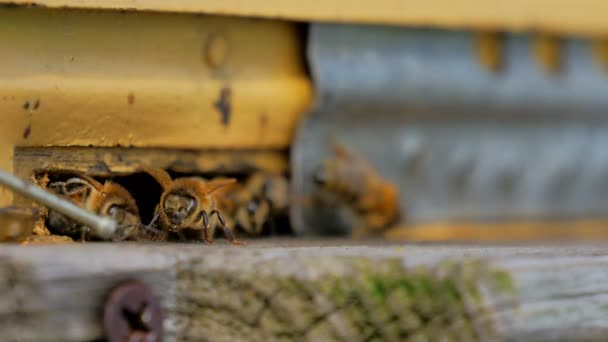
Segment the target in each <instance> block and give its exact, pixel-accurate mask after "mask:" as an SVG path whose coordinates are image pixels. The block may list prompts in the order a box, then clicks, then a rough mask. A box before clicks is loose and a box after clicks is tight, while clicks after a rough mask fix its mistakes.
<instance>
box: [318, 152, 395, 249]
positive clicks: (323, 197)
mask: <svg viewBox="0 0 608 342" xmlns="http://www.w3.org/2000/svg"><path fill="white" fill-rule="evenodd" d="M332 148H333V153H334V156H333V157H331V158H328V159H326V160H325V161H324V162H323V163H322V164H321V165H320V166H319V167H318V168H317V169H316V170H315V171H314V173H313V181H314V183H315V184H316V185H317V186H318V188H319V190H320V191H319V192H318V197H317V198H316V202H317V203H319V202H320V203H323V204H324V205H332V206H340V205H346V206H347V207H348V208H350V209H351V210H352V211H354V212H355V214H356V215H355V216H356V217H357V220H356V222H353V223H352V226H353V233H352V235H353V237H355V238H360V237H363V236H366V235H369V234H370V233H371V234H374V233H378V232H380V231H382V230H383V229H384V228H386V227H387V226H388V225H390V224H392V223H394V222H395V221H396V220H397V218H398V217H399V209H398V206H399V199H398V193H397V189H396V187H395V185H394V184H392V183H390V182H389V181H387V180H385V179H384V178H382V177H381V176H380V175H379V174H378V172H377V171H376V169H375V168H374V167H373V166H372V165H371V164H370V163H369V162H367V160H365V159H364V158H362V157H360V156H358V155H355V154H354V153H352V152H351V151H349V150H347V149H346V148H345V147H344V146H342V145H340V144H337V143H334V144H333V146H332Z"/></svg>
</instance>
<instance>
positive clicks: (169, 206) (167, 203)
mask: <svg viewBox="0 0 608 342" xmlns="http://www.w3.org/2000/svg"><path fill="white" fill-rule="evenodd" d="M196 203H197V201H196V199H195V198H194V197H193V196H191V195H188V194H184V193H179V192H173V193H169V194H167V195H166V196H165V198H164V200H163V210H164V212H165V214H166V215H167V218H168V219H169V222H170V224H171V226H172V227H174V228H175V227H178V226H181V225H182V224H183V223H184V221H185V220H186V219H187V218H188V217H190V216H192V215H193V214H194V209H195V207H196Z"/></svg>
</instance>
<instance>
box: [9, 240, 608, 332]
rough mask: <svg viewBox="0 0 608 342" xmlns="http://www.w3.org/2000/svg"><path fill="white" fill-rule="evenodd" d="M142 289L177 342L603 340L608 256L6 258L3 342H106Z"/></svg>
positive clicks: (104, 251) (59, 252)
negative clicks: (106, 306) (126, 300)
mask: <svg viewBox="0 0 608 342" xmlns="http://www.w3.org/2000/svg"><path fill="white" fill-rule="evenodd" d="M128 279H139V280H141V281H144V282H146V283H147V284H149V285H150V286H151V287H152V288H153V289H154V291H155V293H156V295H157V296H158V298H159V299H160V301H161V305H162V307H163V309H164V314H165V320H164V328H165V333H166V339H165V340H168V341H175V340H184V339H189V340H210V341H224V340H247V341H258V340H259V341H262V340H279V339H288V340H293V339H298V338H303V339H304V340H308V341H321V340H344V341H346V340H348V341H360V340H367V339H373V338H376V339H380V340H385V341H396V340H402V339H403V338H407V339H408V340H412V341H422V340H431V341H435V340H438V339H439V338H451V339H452V340H460V341H470V340H483V341H495V340H504V339H508V340H515V341H517V340H521V341H525V340H534V341H548V340H554V339H555V338H557V337H560V338H562V339H566V340H600V339H601V337H603V336H608V335H607V334H608V324H607V323H606V320H605V318H606V317H607V315H608V296H607V295H606V294H605V293H606V291H607V290H608V245H569V246H566V245H545V246H538V245H536V246H534V245H528V246H481V245H432V244H429V245H397V244H389V243H384V242H369V243H365V244H355V243H353V242H346V241H340V240H327V241H323V242H319V241H307V240H298V241H297V242H296V241H291V240H263V241H259V242H256V241H252V242H251V243H250V244H249V245H247V246H245V247H235V246H228V245H224V244H222V242H221V241H220V242H218V244H217V245H215V246H205V245H200V244H160V243H159V244H138V245H135V244H109V243H107V244H102V243H98V244H95V243H89V244H85V245H82V244H63V245H53V246H50V245H47V246H16V245H2V247H1V248H0V291H1V292H2V293H3V296H2V297H1V299H0V315H1V316H2V317H3V319H2V320H0V336H3V338H6V339H8V340H15V339H21V340H62V341H83V340H92V339H97V338H100V337H102V336H101V334H102V332H101V325H100V324H101V323H100V322H101V318H100V312H101V310H102V307H103V301H104V299H105V298H106V296H107V295H108V292H109V291H110V289H111V288H113V287H114V286H116V285H117V284H119V283H120V282H121V281H124V280H128Z"/></svg>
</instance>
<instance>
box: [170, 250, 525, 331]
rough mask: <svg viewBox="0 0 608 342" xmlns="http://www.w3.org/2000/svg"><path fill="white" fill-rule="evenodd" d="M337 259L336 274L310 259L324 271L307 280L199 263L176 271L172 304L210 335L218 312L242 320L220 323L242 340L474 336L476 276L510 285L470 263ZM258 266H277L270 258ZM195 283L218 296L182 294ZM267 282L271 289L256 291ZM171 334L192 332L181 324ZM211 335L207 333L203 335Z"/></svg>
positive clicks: (501, 285) (502, 275) (192, 290)
mask: <svg viewBox="0 0 608 342" xmlns="http://www.w3.org/2000/svg"><path fill="white" fill-rule="evenodd" d="M336 261H337V260H336V259H335V258H334V259H332V262H334V263H335V262H336ZM338 261H339V262H340V263H341V266H342V267H343V270H342V271H341V272H338V273H335V272H333V271H330V270H329V269H328V271H327V272H326V273H323V272H322V270H324V268H323V267H324V265H323V262H322V260H320V259H314V260H311V261H310V263H311V265H309V266H308V267H318V268H319V270H320V271H319V270H317V271H316V273H319V274H322V275H321V276H317V277H314V278H312V279H309V278H307V277H306V276H305V274H306V273H304V272H303V274H298V272H293V273H291V274H290V275H288V276H277V275H276V274H275V273H273V272H258V273H255V276H252V275H251V274H239V273H231V272H227V271H223V270H205V269H204V265H202V264H201V265H199V266H195V267H201V268H202V270H201V271H200V272H198V271H197V272H192V271H188V272H178V284H180V286H182V288H181V289H178V293H184V294H185V295H184V296H183V297H179V296H178V299H177V300H178V304H177V305H176V307H178V308H179V309H180V310H182V311H186V312H189V313H190V315H191V316H192V318H193V320H196V321H197V322H198V324H199V325H200V326H201V327H204V326H213V327H214V330H213V331H214V333H213V334H215V332H216V331H218V332H219V331H221V329H220V328H218V324H217V321H218V317H220V316H221V317H223V318H225V317H226V314H228V315H229V316H230V317H233V319H235V320H239V321H240V322H238V323H231V324H225V326H229V327H232V329H233V330H232V331H231V334H235V333H236V334H237V335H239V336H242V338H243V339H247V340H252V338H253V337H252V336H257V337H259V338H260V339H261V340H267V339H273V338H274V339H287V340H294V339H301V338H306V339H308V340H319V339H324V340H328V341H333V340H342V341H350V340H374V339H378V340H384V341H400V340H404V339H406V340H411V341H436V340H445V341H449V340H460V339H461V338H462V337H466V338H467V339H468V340H474V339H475V337H476V336H475V331H474V326H475V322H474V317H471V316H470V314H469V313H470V312H471V310H469V309H470V308H467V306H468V305H470V303H471V302H472V303H474V305H475V306H476V309H479V308H481V307H483V297H482V296H481V294H480V291H479V284H480V282H481V281H483V280H484V279H491V281H493V282H494V283H496V284H498V286H499V288H500V289H501V290H504V291H507V292H512V291H514V286H513V283H512V281H511V279H510V277H509V275H508V273H506V272H503V271H500V270H492V271H490V272H489V277H488V273H487V271H486V268H485V266H484V265H482V264H479V263H475V262H466V263H463V264H456V263H449V264H448V263H442V264H441V265H439V266H437V267H436V268H430V269H429V268H417V269H407V268H405V267H404V266H403V264H402V261H401V260H399V259H395V260H383V261H382V262H373V261H370V260H367V259H365V258H353V257H351V258H347V257H344V258H339V259H338ZM298 262H301V263H302V262H303V263H305V264H306V261H302V260H299V261H298ZM263 267H267V268H268V269H272V267H275V266H273V264H272V261H269V262H268V265H263ZM263 267H261V266H260V268H263ZM252 272H255V271H252ZM277 274H280V273H278V272H277ZM199 284H205V289H206V290H207V291H209V290H210V289H215V290H217V292H216V294H215V295H213V296H208V295H198V296H197V295H186V294H193V293H197V290H196V288H197V286H199ZM269 286H270V287H271V288H273V289H276V290H274V291H270V290H260V289H263V288H266V287H269ZM234 298H237V299H239V300H246V301H247V307H248V308H252V309H251V310H247V311H246V312H241V309H239V307H238V305H235V302H234ZM207 308H212V310H206V309H207ZM253 308H254V309H255V310H254V309H253ZM480 313H481V312H480ZM215 316H217V317H215ZM221 321H222V322H223V323H226V322H225V319H223V320H221ZM205 322H207V323H205ZM226 329H227V328H226ZM175 334H176V335H178V336H177V337H189V336H190V337H191V336H194V333H193V332H192V331H191V332H189V331H188V330H187V329H186V330H185V331H177V332H175ZM209 334H211V332H210V333H209ZM197 336H198V335H197ZM217 337H218V336H215V335H213V336H212V335H209V336H208V338H209V340H215V339H216V338H217ZM254 340H256V339H255V338H254Z"/></svg>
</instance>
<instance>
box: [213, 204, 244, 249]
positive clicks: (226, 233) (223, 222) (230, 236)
mask: <svg viewBox="0 0 608 342" xmlns="http://www.w3.org/2000/svg"><path fill="white" fill-rule="evenodd" d="M214 214H215V216H217V218H218V220H220V224H221V225H222V232H223V233H224V236H225V237H226V239H227V240H228V241H229V242H230V243H231V244H233V245H244V244H246V242H245V241H239V240H237V239H236V237H234V234H232V230H230V228H228V227H227V226H226V220H225V219H224V216H223V215H222V213H220V212H219V211H218V210H216V209H213V210H212V211H211V214H210V215H214Z"/></svg>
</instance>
